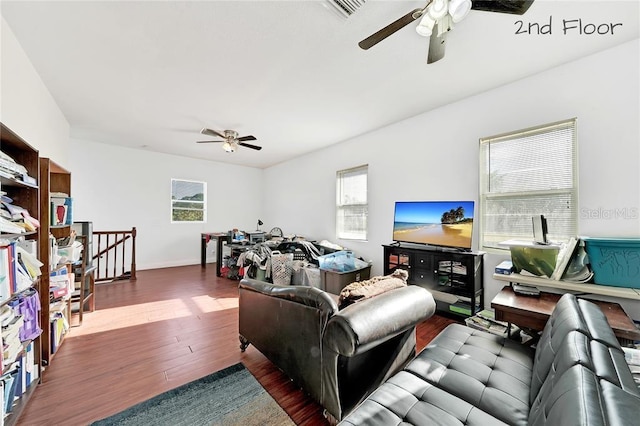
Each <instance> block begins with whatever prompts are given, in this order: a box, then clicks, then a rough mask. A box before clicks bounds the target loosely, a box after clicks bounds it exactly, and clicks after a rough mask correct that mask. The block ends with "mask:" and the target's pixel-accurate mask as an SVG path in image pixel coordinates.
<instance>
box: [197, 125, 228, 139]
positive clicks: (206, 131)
mask: <svg viewBox="0 0 640 426" xmlns="http://www.w3.org/2000/svg"><path fill="white" fill-rule="evenodd" d="M200 133H202V134H203V135H209V136H219V137H221V138H224V137H225V136H224V135H223V134H222V133H219V132H216V131H215V130H211V129H207V128H206V127H205V128H203V129H202V130H200Z"/></svg>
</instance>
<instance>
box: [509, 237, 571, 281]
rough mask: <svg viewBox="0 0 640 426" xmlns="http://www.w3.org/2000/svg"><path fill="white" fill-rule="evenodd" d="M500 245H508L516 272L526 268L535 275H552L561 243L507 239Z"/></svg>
mask: <svg viewBox="0 0 640 426" xmlns="http://www.w3.org/2000/svg"><path fill="white" fill-rule="evenodd" d="M500 245H504V246H508V247H509V251H510V252H511V263H512V264H513V269H514V270H515V272H517V273H520V272H521V271H522V270H525V271H527V272H529V273H531V274H533V275H537V276H546V277H547V278H549V277H551V274H552V273H553V271H554V270H555V269H556V261H557V260H558V252H559V251H560V246H559V245H553V244H549V245H541V244H535V243H533V242H527V241H514V240H510V241H505V242H502V243H500Z"/></svg>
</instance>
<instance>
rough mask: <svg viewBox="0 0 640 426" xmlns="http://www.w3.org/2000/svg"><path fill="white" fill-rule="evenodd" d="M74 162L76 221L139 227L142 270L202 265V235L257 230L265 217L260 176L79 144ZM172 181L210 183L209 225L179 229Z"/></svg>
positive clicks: (233, 168) (74, 148)
mask: <svg viewBox="0 0 640 426" xmlns="http://www.w3.org/2000/svg"><path fill="white" fill-rule="evenodd" d="M70 157H71V162H72V164H73V166H72V167H71V172H72V173H71V194H72V196H73V199H74V220H76V221H92V222H93V228H94V230H97V231H122V230H130V229H131V228H132V227H136V230H137V239H136V263H137V267H138V269H150V268H161V267H168V266H177V265H189V264H197V263H200V233H202V232H214V231H225V232H226V231H227V230H229V229H231V228H234V227H236V228H239V229H244V230H253V229H255V226H256V222H257V220H258V217H260V214H261V196H260V194H261V179H262V173H263V172H262V170H259V169H254V168H249V167H240V166H233V165H228V164H224V163H216V162H211V161H204V160H194V159H191V158H186V157H178V156H173V155H167V154H161V153H154V152H148V151H144V150H138V149H130V148H122V147H118V146H113V145H106V144H102V143H96V142H90V141H80V140H75V139H72V140H71V155H70ZM172 178H177V179H186V180H195V181H202V182H207V200H208V202H207V204H208V213H207V219H208V220H207V223H204V224H201V223H198V224H195V223H194V224H171V210H170V209H171V179H172ZM209 246H210V247H209V257H210V258H211V256H212V250H213V249H214V246H215V245H214V244H210V245H209ZM212 259H213V258H211V259H210V260H212Z"/></svg>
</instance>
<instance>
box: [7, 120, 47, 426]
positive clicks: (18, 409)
mask: <svg viewBox="0 0 640 426" xmlns="http://www.w3.org/2000/svg"><path fill="white" fill-rule="evenodd" d="M0 139H1V141H0V149H1V150H2V152H4V153H5V154H7V155H9V156H10V157H11V158H13V159H14V160H15V161H16V163H18V164H21V165H22V166H24V167H25V168H26V170H27V174H28V175H29V176H31V177H33V178H36V181H37V182H36V184H33V183H27V182H23V181H22V180H19V179H16V178H14V177H13V176H11V175H10V174H8V173H5V172H2V173H0V188H2V190H3V191H5V192H6V193H7V195H8V196H9V197H10V198H12V199H13V204H15V205H18V206H21V207H23V208H25V209H27V211H28V212H29V214H30V215H31V216H32V217H33V218H35V219H38V220H40V198H39V186H38V184H37V183H38V177H39V154H38V151H37V150H36V149H35V148H33V147H32V146H31V145H29V144H28V143H27V142H25V141H24V140H23V139H22V138H20V137H19V136H18V135H16V134H15V133H14V132H13V131H12V130H11V129H9V128H8V127H6V126H5V125H4V124H2V123H0ZM40 231H41V230H40V229H38V230H36V231H34V232H26V233H20V234H13V233H12V234H9V233H2V234H0V238H2V239H5V240H15V239H17V238H20V237H24V238H25V240H34V241H36V242H37V244H38V245H39V244H40V240H41V233H40ZM41 285H42V283H41V280H39V279H38V280H35V281H34V282H33V284H32V286H31V289H35V290H36V291H38V293H39V294H40V295H41V294H42V288H41ZM25 291H31V290H30V289H28V290H23V291H22V292H18V293H14V294H13V295H12V297H11V299H9V300H6V301H4V302H3V303H2V305H5V304H7V303H9V301H10V300H12V299H14V298H15V297H16V296H18V295H19V293H24V292H25ZM40 327H42V323H40ZM31 342H33V351H34V364H35V367H34V368H37V377H38V380H34V381H33V382H32V383H31V384H30V385H29V386H28V387H27V389H26V391H25V392H24V393H23V394H22V395H21V396H20V397H19V398H18V399H17V400H16V401H15V402H14V403H13V407H12V410H11V412H10V413H9V414H8V415H7V416H6V417H5V418H4V424H5V425H14V424H16V423H17V422H18V419H19V417H20V414H21V413H22V410H23V409H24V407H25V406H26V404H27V403H28V401H29V399H30V398H31V396H32V395H33V392H34V390H35V388H36V387H37V384H38V383H39V382H40V378H41V377H42V373H41V364H42V358H41V354H42V335H39V336H37V337H36V338H34V339H33V340H32V341H31ZM25 343H26V342H23V344H25ZM21 356H24V351H23V352H22V353H21V354H19V355H18V357H17V359H19V358H20V357H21Z"/></svg>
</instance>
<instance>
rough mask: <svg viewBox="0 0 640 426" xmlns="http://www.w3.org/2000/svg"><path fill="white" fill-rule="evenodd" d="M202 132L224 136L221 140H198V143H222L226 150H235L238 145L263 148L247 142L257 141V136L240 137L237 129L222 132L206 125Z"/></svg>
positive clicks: (257, 148) (257, 149)
mask: <svg viewBox="0 0 640 426" xmlns="http://www.w3.org/2000/svg"><path fill="white" fill-rule="evenodd" d="M200 133H202V134H203V135H209V136H218V137H220V138H222V139H223V140H221V141H197V142H196V143H222V149H224V150H225V151H226V152H235V150H236V149H238V146H244V147H246V148H251V149H255V150H256V151H260V150H261V149H262V147H261V146H257V145H252V144H250V143H246V142H245V141H255V140H256V138H255V136H251V135H249V136H240V137H238V132H236V131H235V130H224V131H223V132H222V133H220V132H217V131H215V130H211V129H207V128H206V127H205V128H204V129H202V130H200Z"/></svg>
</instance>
